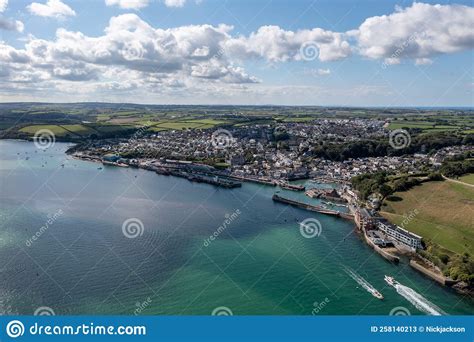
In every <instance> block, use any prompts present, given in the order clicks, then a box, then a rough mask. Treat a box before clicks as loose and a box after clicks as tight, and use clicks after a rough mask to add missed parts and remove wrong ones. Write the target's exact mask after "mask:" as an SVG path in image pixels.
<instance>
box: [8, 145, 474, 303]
mask: <svg viewBox="0 0 474 342" xmlns="http://www.w3.org/2000/svg"><path fill="white" fill-rule="evenodd" d="M2 140H7V141H22V142H30V143H31V142H32V141H31V140H26V139H2ZM61 143H64V144H72V146H71V147H70V148H69V149H67V150H66V151H65V152H64V153H65V154H66V155H67V156H70V157H71V158H73V159H77V160H83V161H88V162H93V163H98V164H102V165H107V166H117V167H133V168H139V169H143V170H147V171H155V173H157V174H162V173H160V172H156V170H153V169H150V168H146V167H143V166H140V164H138V165H129V164H123V165H122V164H119V163H114V162H107V161H104V160H102V159H101V158H100V157H94V156H79V155H77V154H75V153H74V152H69V150H70V149H71V148H73V147H74V146H76V145H77V144H75V143H72V142H61ZM167 175H171V176H176V177H179V178H186V179H188V180H190V181H193V180H192V179H189V178H187V177H183V176H180V175H179V174H175V173H174V172H173V173H169V174H167ZM226 177H228V178H230V179H234V180H239V181H242V182H249V183H258V184H263V185H267V186H273V187H275V186H280V187H281V184H280V183H279V182H278V181H276V180H266V179H256V178H247V177H239V176H235V175H228V176H226ZM307 180H311V179H309V178H308V179H307ZM326 180H327V179H326ZM321 183H322V182H320V181H319V182H318V184H321ZM329 183H333V184H344V181H340V182H338V181H337V180H331V181H330V182H329ZM329 183H328V184H329ZM210 184H211V185H215V186H219V185H218V184H212V183H210ZM282 188H283V187H282ZM287 190H293V189H290V188H287ZM294 191H298V190H294ZM287 204H288V203H287ZM289 205H291V204H289ZM309 206H311V205H309ZM300 208H301V209H303V210H310V211H318V210H311V209H308V208H302V207H300ZM318 212H319V211H318ZM319 213H320V214H326V213H324V212H319ZM336 216H339V217H341V216H340V215H336ZM351 220H353V221H354V223H355V225H356V227H357V223H356V222H355V220H354V218H351ZM359 230H360V229H359ZM362 233H363V234H364V240H365V242H366V243H367V245H368V246H369V247H372V249H374V251H376V252H377V253H378V254H379V255H380V256H381V257H383V258H384V259H386V260H387V261H390V262H393V263H395V264H398V263H399V261H400V258H399V257H398V256H395V255H392V254H390V253H388V252H385V251H383V249H381V248H380V247H378V246H376V245H374V244H373V243H372V241H370V239H368V237H367V236H366V234H365V232H363V231H362ZM369 241H370V242H369ZM415 254H416V256H418V254H417V253H415ZM409 265H410V266H411V267H412V268H413V269H415V270H417V271H418V272H420V273H421V274H423V275H424V276H425V277H427V278H429V279H431V280H433V281H435V282H436V283H438V284H439V285H442V286H443V287H448V288H451V289H453V290H454V291H455V293H456V294H458V295H464V296H468V297H469V298H470V299H471V300H474V292H473V291H472V290H469V289H467V290H466V289H463V288H458V287H456V286H455V285H456V284H458V283H460V282H459V281H452V280H448V279H447V278H445V277H444V276H442V275H437V274H435V273H434V272H433V271H431V270H430V269H429V268H426V267H425V266H423V265H422V264H420V263H418V262H416V260H414V259H410V261H409ZM442 277H444V279H443V278H442Z"/></svg>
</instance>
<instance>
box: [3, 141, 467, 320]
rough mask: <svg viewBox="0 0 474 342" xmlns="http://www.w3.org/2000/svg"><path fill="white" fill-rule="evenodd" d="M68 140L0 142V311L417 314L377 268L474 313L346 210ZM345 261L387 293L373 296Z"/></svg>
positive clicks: (449, 309)
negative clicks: (138, 230) (378, 249)
mask: <svg viewBox="0 0 474 342" xmlns="http://www.w3.org/2000/svg"><path fill="white" fill-rule="evenodd" d="M66 148H67V145H66V144H60V143H56V144H55V146H54V147H52V148H50V149H49V150H47V151H45V152H43V151H39V150H36V149H35V146H34V144H32V143H28V142H19V141H0V181H1V183H0V191H1V192H0V193H1V195H0V204H1V205H0V218H1V221H0V222H1V223H0V260H1V266H0V312H1V313H2V314H14V313H18V314H32V313H33V312H34V310H35V309H36V308H38V307H40V306H48V307H51V308H52V309H53V310H54V311H55V312H56V314H137V313H138V314H146V315H153V314H173V315H179V314H192V315H193V314H204V315H207V314H210V313H211V312H212V311H213V310H214V309H215V308H218V307H226V308H229V309H230V310H231V311H232V312H233V313H234V314H240V315H244V314H246V315H247V314H270V315H273V314H290V315H311V314H312V313H317V314H322V315H325V314H328V315H336V314H389V312H390V311H391V310H392V309H393V308H396V307H399V306H401V307H404V308H406V309H408V310H409V311H410V312H411V314H424V313H423V312H422V311H420V310H419V309H418V308H417V307H416V306H415V305H413V304H412V303H410V302H409V301H408V300H407V299H405V298H404V297H402V296H401V295H400V294H398V293H397V292H396V291H395V289H393V288H391V287H388V286H386V284H385V282H384V281H383V276H384V274H391V275H393V276H395V278H396V279H397V280H399V281H400V282H401V283H403V284H405V285H406V286H409V287H410V288H412V289H413V290H415V291H417V292H418V293H420V294H421V295H422V296H424V297H425V298H426V299H428V300H429V301H430V302H432V303H434V304H435V305H436V306H438V307H439V308H441V309H442V310H443V311H444V312H446V313H448V314H473V313H474V304H473V303H472V302H469V301H468V300H466V299H463V298H462V297H460V296H458V295H456V294H454V293H453V292H451V291H450V290H448V289H445V288H442V287H440V286H438V285H437V284H435V283H433V282H432V281H430V280H428V279H426V278H424V277H423V276H421V275H420V274H418V273H417V272H415V271H414V270H412V269H411V268H410V267H409V266H408V265H407V264H406V263H401V264H400V265H398V266H395V265H392V264H390V263H388V262H386V261H385V260H383V259H382V258H380V257H379V256H378V255H377V254H375V253H374V252H373V251H372V250H371V249H370V248H369V247H368V246H366V245H365V244H364V243H363V242H362V241H361V239H360V237H359V236H358V235H357V234H356V233H355V232H354V230H353V228H354V227H353V224H352V223H351V222H348V221H344V220H341V219H337V218H332V217H327V216H322V215H318V214H315V213H311V212H307V211H303V210H300V209H295V208H291V207H287V206H285V205H282V204H278V203H274V202H273V201H272V200H271V196H272V195H273V193H274V192H275V190H276V189H275V188H272V187H267V186H260V185H256V184H244V185H243V187H242V188H239V189H233V190H227V189H219V188H216V187H213V186H210V185H206V184H195V183H191V182H188V181H187V180H184V179H180V178H174V177H166V176H159V175H156V174H154V173H152V172H149V171H143V170H137V169H128V168H127V169H126V168H115V167H105V168H104V169H102V170H99V169H98V167H99V166H100V165H99V164H94V163H89V162H84V161H79V160H74V159H71V158H70V157H68V156H66V155H65V154H64V151H65V149H66ZM26 158H28V160H26ZM62 164H64V167H63V166H61V165H62ZM282 192H283V193H284V194H285V196H291V197H297V198H300V199H303V198H304V199H305V200H307V201H312V200H311V199H309V198H305V197H304V195H303V194H300V193H294V192H290V191H285V190H282ZM237 210H239V212H240V214H237V217H236V218H235V219H234V220H232V222H231V223H230V224H228V225H227V227H226V228H225V229H223V230H222V231H221V232H220V234H219V235H218V237H217V238H216V239H215V240H214V241H211V243H210V244H208V245H206V244H204V241H205V239H207V238H208V237H209V236H210V235H212V234H213V233H214V232H215V231H216V230H217V229H218V227H219V226H221V225H222V224H223V223H224V221H225V218H226V215H230V214H232V213H235V212H236V211H237ZM55 213H56V214H57V215H56V217H55V218H54V219H53V220H52V222H51V219H50V224H49V225H48V227H47V228H46V229H41V227H42V226H45V225H46V223H47V222H48V215H49V217H50V218H51V217H52V216H54V214H55ZM58 213H60V214H58ZM129 218H138V219H140V221H141V222H142V223H143V234H142V235H141V236H138V237H136V238H127V237H126V236H124V234H123V232H122V224H123V222H124V221H125V220H127V219H129ZM306 218H316V219H318V220H319V221H320V222H321V226H322V232H321V234H320V235H319V236H318V237H314V238H304V237H303V236H302V235H301V234H300V231H299V224H298V222H301V221H302V220H304V219H306ZM37 232H41V233H40V235H39V237H38V238H37V240H36V241H33V242H32V243H31V244H27V241H28V239H31V237H32V236H33V235H34V234H35V233H37ZM343 267H348V268H350V269H352V270H354V271H355V272H357V273H358V274H360V275H361V276H362V277H364V278H365V279H366V280H367V281H369V282H370V283H371V284H373V285H374V286H375V287H376V288H377V289H378V290H379V291H381V292H382V293H383V295H384V296H385V299H384V300H383V301H380V300H377V299H375V298H374V297H372V296H371V295H370V294H369V293H367V292H366V291H365V290H364V289H363V288H362V287H361V286H360V285H358V284H357V283H356V282H355V281H354V280H353V279H352V278H350V277H349V276H348V274H347V273H345V272H344V270H343Z"/></svg>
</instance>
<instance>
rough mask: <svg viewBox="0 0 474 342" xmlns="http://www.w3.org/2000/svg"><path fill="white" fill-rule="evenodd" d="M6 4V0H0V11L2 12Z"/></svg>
mask: <svg viewBox="0 0 474 342" xmlns="http://www.w3.org/2000/svg"><path fill="white" fill-rule="evenodd" d="M7 6H8V0H0V13H2V12H4V11H5V10H6V8H7Z"/></svg>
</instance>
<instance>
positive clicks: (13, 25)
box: [0, 0, 24, 32]
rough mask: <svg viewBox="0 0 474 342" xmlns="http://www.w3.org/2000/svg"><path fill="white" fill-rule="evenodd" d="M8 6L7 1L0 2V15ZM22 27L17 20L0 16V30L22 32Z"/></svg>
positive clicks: (0, 0) (1, 0)
mask: <svg viewBox="0 0 474 342" xmlns="http://www.w3.org/2000/svg"><path fill="white" fill-rule="evenodd" d="M7 6H8V0H0V13H3V12H4V11H5V10H6V9H7ZM23 29H24V25H23V23H22V22H21V21H19V20H14V19H11V18H6V17H4V16H2V15H0V30H7V31H17V32H23Z"/></svg>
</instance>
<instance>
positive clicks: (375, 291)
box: [370, 290, 383, 300]
mask: <svg viewBox="0 0 474 342" xmlns="http://www.w3.org/2000/svg"><path fill="white" fill-rule="evenodd" d="M370 293H372V296H374V297H375V298H377V299H380V300H382V299H383V296H382V294H381V293H380V292H379V291H377V290H373V291H371V292H370Z"/></svg>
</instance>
